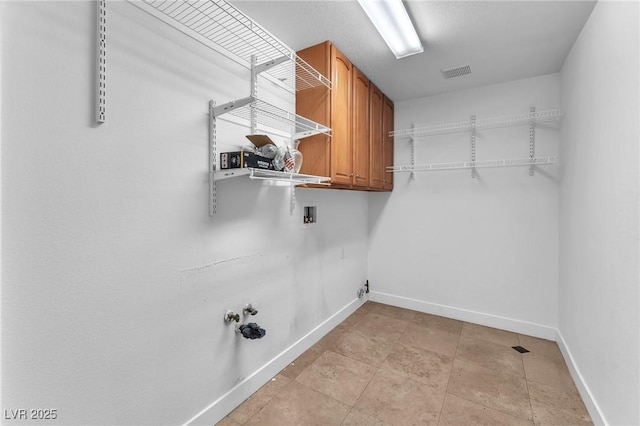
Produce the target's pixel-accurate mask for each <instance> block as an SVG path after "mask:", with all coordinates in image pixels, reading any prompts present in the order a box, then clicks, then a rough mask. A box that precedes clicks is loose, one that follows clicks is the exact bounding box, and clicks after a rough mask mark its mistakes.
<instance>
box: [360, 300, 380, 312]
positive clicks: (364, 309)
mask: <svg viewBox="0 0 640 426" xmlns="http://www.w3.org/2000/svg"><path fill="white" fill-rule="evenodd" d="M374 305H377V303H376V302H369V301H366V302H365V303H364V304H363V305H362V306H360V307H359V308H358V311H362V312H367V313H368V312H371V308H373V306H374Z"/></svg>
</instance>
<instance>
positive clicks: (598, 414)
mask: <svg viewBox="0 0 640 426" xmlns="http://www.w3.org/2000/svg"><path fill="white" fill-rule="evenodd" d="M555 340H556V342H557V343H558V347H560V352H562V356H563V357H564V360H565V362H566V363H567V367H569V372H570V373H571V377H572V378H573V381H574V382H575V384H576V387H577V388H578V392H579V393H580V396H581V397H582V401H583V402H584V405H585V406H586V407H587V411H588V412H589V415H590V416H591V420H592V421H593V424H594V425H607V424H608V423H607V422H606V420H605V418H604V415H603V414H602V410H600V406H599V405H598V403H597V402H596V400H595V398H594V397H593V394H592V393H591V390H590V389H589V386H587V384H586V383H585V381H584V380H583V378H582V374H581V373H580V369H579V368H578V366H577V365H576V363H575V361H574V359H573V355H571V351H570V350H569V347H568V346H567V343H566V342H565V340H564V337H563V336H562V333H561V332H560V330H557V333H556V339H555Z"/></svg>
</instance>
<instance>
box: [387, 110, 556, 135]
mask: <svg viewBox="0 0 640 426" xmlns="http://www.w3.org/2000/svg"><path fill="white" fill-rule="evenodd" d="M562 115H563V114H562V112H561V111H560V110H559V109H550V110H545V111H539V112H534V113H529V114H514V115H507V116H503V117H493V118H485V119H481V120H475V130H483V129H497V128H500V127H510V126H521V125H526V124H531V123H532V122H534V123H543V122H548V121H557V120H559V119H560V118H562ZM472 130H473V120H468V121H460V122H457V123H446V124H437V125H433V126H426V127H415V128H409V129H403V130H394V131H392V132H391V136H393V137H397V138H403V137H404V138H418V137H422V136H435V135H443V134H447V133H458V132H470V131H472Z"/></svg>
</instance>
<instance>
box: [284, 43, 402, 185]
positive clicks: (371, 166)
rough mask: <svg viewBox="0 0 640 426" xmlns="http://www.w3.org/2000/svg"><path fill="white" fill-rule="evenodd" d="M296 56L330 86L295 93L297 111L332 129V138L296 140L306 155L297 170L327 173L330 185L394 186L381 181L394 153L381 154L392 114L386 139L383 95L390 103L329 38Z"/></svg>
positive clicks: (324, 136) (320, 174)
mask: <svg viewBox="0 0 640 426" xmlns="http://www.w3.org/2000/svg"><path fill="white" fill-rule="evenodd" d="M297 55H298V56H299V57H300V58H302V59H303V60H305V61H306V62H307V63H308V64H309V65H311V66H312V67H314V68H315V69H317V70H318V71H320V72H321V73H322V74H323V75H325V76H326V77H328V78H330V79H331V82H332V89H331V90H329V89H327V88H325V87H314V88H310V89H305V90H299V91H297V92H296V113H297V114H300V115H303V116H305V117H307V118H309V119H311V120H314V121H316V122H318V123H320V124H324V125H326V126H329V127H331V129H332V135H331V136H330V137H329V136H326V135H317V136H313V137H309V138H306V139H304V141H302V142H301V143H300V145H299V146H298V149H299V150H300V152H302V155H303V156H304V161H303V163H302V169H301V170H300V172H301V173H306V174H313V175H318V176H330V177H331V185H330V188H337V189H357V190H372V191H390V190H392V189H393V184H392V183H391V184H388V183H387V184H386V185H385V177H386V178H387V179H388V178H389V176H387V175H392V173H386V166H387V165H393V153H392V152H391V157H389V156H388V153H387V155H386V156H385V149H388V148H389V147H388V139H390V138H389V136H388V135H389V132H390V131H391V130H393V114H391V121H388V122H387V124H386V126H387V127H386V129H387V130H386V137H385V136H384V135H385V133H384V132H385V121H384V118H385V116H384V114H385V110H386V109H388V107H389V106H388V105H386V104H385V99H386V101H387V103H388V104H389V105H390V107H391V111H393V103H392V102H391V101H390V100H389V99H388V98H386V96H384V94H383V93H382V92H380V90H378V89H377V88H376V87H375V86H374V85H373V84H372V83H371V82H370V81H369V79H368V78H367V77H366V76H365V75H364V74H363V73H362V72H361V71H360V70H358V69H357V68H356V67H355V66H354V65H353V64H352V63H351V61H349V59H348V58H347V57H346V56H344V54H342V52H340V50H338V49H337V48H336V46H335V45H333V44H332V43H331V42H330V41H326V42H324V43H320V44H318V45H315V46H312V47H309V48H307V49H304V50H301V51H299V52H297ZM372 111H373V112H372ZM387 114H388V113H387ZM389 126H391V127H389ZM391 150H393V146H391ZM389 160H390V161H391V163H388V161H389Z"/></svg>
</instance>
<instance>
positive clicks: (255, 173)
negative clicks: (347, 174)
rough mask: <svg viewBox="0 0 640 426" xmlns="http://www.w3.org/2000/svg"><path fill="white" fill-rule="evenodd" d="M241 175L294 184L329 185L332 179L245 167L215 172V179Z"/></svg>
mask: <svg viewBox="0 0 640 426" xmlns="http://www.w3.org/2000/svg"><path fill="white" fill-rule="evenodd" d="M240 176H248V177H249V179H258V180H270V181H278V182H288V183H291V184H294V185H303V184H310V183H311V184H319V185H328V184H329V183H328V182H329V181H330V180H331V178H330V177H326V176H315V175H305V174H301V173H288V172H279V171H276V170H266V169H256V168H244V169H227V170H219V171H216V172H213V180H214V181H219V180H223V179H229V178H234V177H240Z"/></svg>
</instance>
